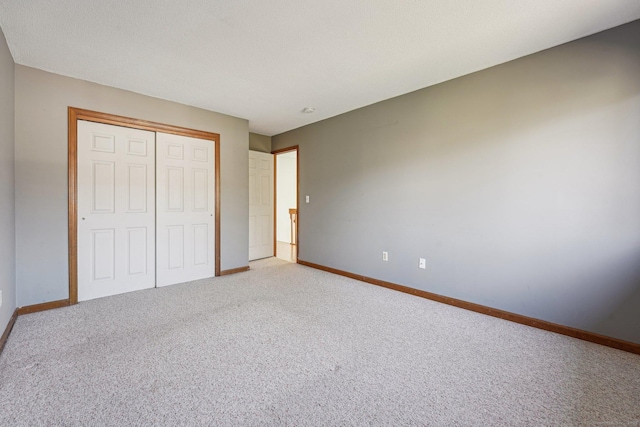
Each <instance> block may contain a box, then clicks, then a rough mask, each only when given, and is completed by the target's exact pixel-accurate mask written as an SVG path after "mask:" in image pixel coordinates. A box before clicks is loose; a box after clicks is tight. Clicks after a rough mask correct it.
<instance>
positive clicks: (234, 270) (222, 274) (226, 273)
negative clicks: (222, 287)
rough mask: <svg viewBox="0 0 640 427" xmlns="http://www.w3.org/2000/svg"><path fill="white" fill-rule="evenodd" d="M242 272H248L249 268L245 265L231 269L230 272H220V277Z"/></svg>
mask: <svg viewBox="0 0 640 427" xmlns="http://www.w3.org/2000/svg"><path fill="white" fill-rule="evenodd" d="M244 271H249V266H248V265H246V266H244V267H238V268H232V269H230V270H222V271H221V272H220V275H221V276H228V275H229V274H236V273H242V272H244Z"/></svg>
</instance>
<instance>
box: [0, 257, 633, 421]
mask: <svg viewBox="0 0 640 427" xmlns="http://www.w3.org/2000/svg"><path fill="white" fill-rule="evenodd" d="M0 425H2V426H21V425H30V426H31V425H65V426H88V425H100V426H134V425H144V426H151V425H156V426H157V425H167V426H177V425H183V426H199V425H221V426H228V425H248V426H255V425H291V426H305V425H309V426H339V425H355V426H363V425H375V426H378V425H381V426H402V425H421V426H422V425H429V426H452V425H477V426H490V425H497V426H507V425H509V426H527V425H535V426H540V425H544V426H556V425H576V426H607V425H608V426H625V425H626V426H638V425H640V356H638V355H634V354H630V353H625V352H622V351H619V350H614V349H611V348H607V347H602V346H599V345H596V344H592V343H588V342H584V341H580V340H576V339H573V338H569V337H565V336H562V335H557V334H553V333H549V332H545V331H541V330H537V329H533V328H529V327H526V326H522V325H518V324H515V323H510V322H507V321H503V320H500V319H496V318H492V317H487V316H483V315H481V314H477V313H473V312H469V311H465V310H461V309H458V308H455V307H450V306H447V305H442V304H438V303H435V302H432V301H428V300H425V299H421V298H417V297H413V296H410V295H406V294H402V293H399V292H394V291H391V290H388V289H384V288H379V287H376V286H372V285H369V284H365V283H360V282H357V281H354V280H350V279H346V278H343V277H339V276H335V275H332V274H329V273H325V272H322V271H318V270H313V269H310V268H307V267H303V266H300V265H296V264H290V263H286V262H284V261H281V260H277V259H275V258H271V259H266V260H261V261H257V262H254V263H252V264H251V271H249V272H247V273H241V274H236V275H232V276H225V277H220V278H216V279H213V280H203V281H198V282H192V283H189V284H183V285H175V286H171V287H167V288H160V289H152V290H146V291H140V292H135V293H130V294H126V295H120V296H115V297H109V298H103V299H99V300H94V301H89V302H84V303H81V304H78V305H76V306H72V307H67V308H62V309H57V310H51V311H47V312H42V313H36V314H31V315H26V316H21V317H19V318H18V320H17V322H16V325H15V327H14V329H13V332H12V333H11V336H10V338H9V340H8V342H7V345H6V347H5V349H4V352H3V353H2V355H1V356H0Z"/></svg>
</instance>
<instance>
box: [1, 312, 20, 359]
mask: <svg viewBox="0 0 640 427" xmlns="http://www.w3.org/2000/svg"><path fill="white" fill-rule="evenodd" d="M17 318H18V309H17V308H16V309H15V310H13V314H12V315H11V318H10V319H9V323H7V327H6V328H5V329H4V333H3V334H2V337H0V354H2V350H3V349H4V345H5V344H6V342H7V340H8V339H9V335H10V334H11V330H12V329H13V324H14V323H16V319H17Z"/></svg>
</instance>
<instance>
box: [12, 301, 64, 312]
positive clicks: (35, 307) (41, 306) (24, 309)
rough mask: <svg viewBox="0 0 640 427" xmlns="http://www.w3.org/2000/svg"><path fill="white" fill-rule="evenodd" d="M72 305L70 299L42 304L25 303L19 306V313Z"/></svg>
mask: <svg viewBox="0 0 640 427" xmlns="http://www.w3.org/2000/svg"><path fill="white" fill-rule="evenodd" d="M69 305H71V303H70V302H69V300H68V299H61V300H58V301H50V302H43V303H42V304H34V305H25V306H24V307H20V308H18V314H19V315H23V314H29V313H37V312H39V311H45V310H52V309H54V308H60V307H67V306H69Z"/></svg>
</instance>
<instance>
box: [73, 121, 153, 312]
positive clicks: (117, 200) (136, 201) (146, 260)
mask: <svg viewBox="0 0 640 427" xmlns="http://www.w3.org/2000/svg"><path fill="white" fill-rule="evenodd" d="M77 126H78V128H77V131H78V141H77V150H78V155H77V162H78V165H77V169H78V204H77V206H78V227H77V230H78V235H77V240H78V251H77V253H78V300H79V301H84V300H88V299H93V298H99V297H104V296H108V295H115V294H120V293H123V292H130V291H135V290H139V289H145V288H151V287H154V286H155V232H154V231H155V134H154V133H153V132H147V131H141V130H137V129H130V128H125V127H119V126H112V125H106V124H102V123H93V122H87V121H82V120H80V121H78V123H77Z"/></svg>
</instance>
